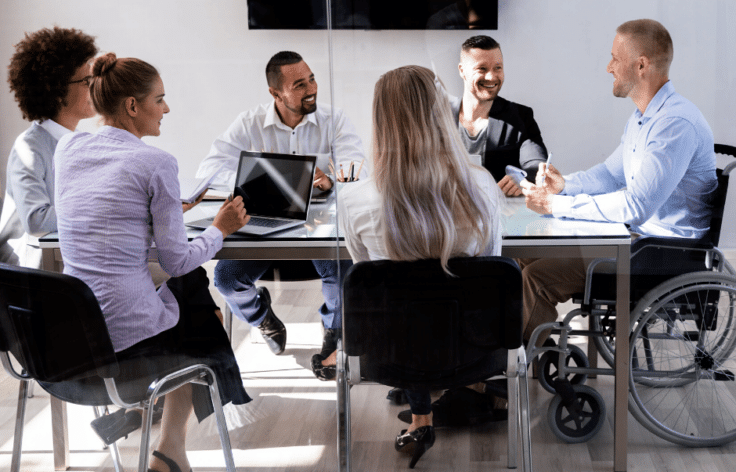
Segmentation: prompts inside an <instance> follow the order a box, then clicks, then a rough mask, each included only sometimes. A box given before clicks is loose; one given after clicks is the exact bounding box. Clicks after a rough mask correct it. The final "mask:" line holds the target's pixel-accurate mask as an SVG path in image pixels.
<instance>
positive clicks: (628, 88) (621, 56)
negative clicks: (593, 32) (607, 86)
mask: <svg viewBox="0 0 736 472" xmlns="http://www.w3.org/2000/svg"><path fill="white" fill-rule="evenodd" d="M635 59H636V58H635V57H634V54H633V52H632V51H631V44H630V41H627V40H626V37H624V36H621V35H620V34H617V35H616V37H615V38H614V39H613V47H612V48H611V61H610V62H609V63H608V67H606V71H608V72H609V73H611V74H613V95H614V96H616V97H621V98H626V97H629V96H630V95H631V93H632V91H633V90H634V89H635V87H636V83H637V75H636V65H637V61H636V60H635Z"/></svg>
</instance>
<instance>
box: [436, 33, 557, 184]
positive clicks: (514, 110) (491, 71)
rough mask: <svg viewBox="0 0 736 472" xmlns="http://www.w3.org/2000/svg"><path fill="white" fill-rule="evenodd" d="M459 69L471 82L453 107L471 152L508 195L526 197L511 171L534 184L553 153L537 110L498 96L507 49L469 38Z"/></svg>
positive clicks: (485, 39) (490, 41)
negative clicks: (518, 170) (544, 138)
mask: <svg viewBox="0 0 736 472" xmlns="http://www.w3.org/2000/svg"><path fill="white" fill-rule="evenodd" d="M458 69H459V71H460V77H462V79H463V82H464V83H465V87H464V91H463V96H462V98H455V99H451V101H450V102H451V105H452V111H453V113H454V115H455V118H456V119H457V120H458V124H459V126H458V127H459V129H460V135H461V137H462V139H463V142H464V143H465V147H466V148H467V149H468V152H469V153H470V154H471V155H473V154H476V155H479V156H480V157H481V163H482V164H483V167H485V168H486V169H488V170H489V171H490V173H491V174H492V175H493V177H494V178H495V179H496V181H497V182H498V185H499V187H501V190H503V192H504V194H506V195H508V196H518V195H521V189H520V188H519V187H518V186H517V185H516V184H515V183H514V182H513V180H511V179H510V178H509V177H508V176H506V172H505V169H506V166H507V165H512V166H516V167H520V168H522V169H524V170H525V171H526V172H527V174H528V177H527V179H528V180H529V181H530V182H534V177H535V176H536V174H537V169H538V167H539V163H540V162H545V161H546V159H547V149H546V148H545V146H544V142H543V141H542V133H541V132H540V131H539V126H537V122H536V121H534V113H533V112H532V109H531V108H529V107H526V106H524V105H520V104H518V103H514V102H510V101H508V100H506V99H504V98H501V97H499V96H498V93H499V91H500V90H501V86H502V85H503V80H504V70H503V54H502V53H501V46H500V45H499V44H498V43H497V42H496V41H495V40H494V39H493V38H490V37H488V36H473V37H472V38H469V39H468V40H467V41H465V42H464V43H463V45H462V49H461V52H460V64H459V65H458Z"/></svg>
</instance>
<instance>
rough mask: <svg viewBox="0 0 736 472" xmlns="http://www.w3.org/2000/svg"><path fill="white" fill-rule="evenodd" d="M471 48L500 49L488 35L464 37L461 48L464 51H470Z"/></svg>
mask: <svg viewBox="0 0 736 472" xmlns="http://www.w3.org/2000/svg"><path fill="white" fill-rule="evenodd" d="M471 49H483V50H485V51H490V50H492V49H501V45H500V44H498V42H496V40H495V39H493V38H491V37H490V36H485V35H478V36H473V37H470V38H468V39H466V40H465V42H464V43H463V47H462V50H463V51H464V52H467V51H470V50H471Z"/></svg>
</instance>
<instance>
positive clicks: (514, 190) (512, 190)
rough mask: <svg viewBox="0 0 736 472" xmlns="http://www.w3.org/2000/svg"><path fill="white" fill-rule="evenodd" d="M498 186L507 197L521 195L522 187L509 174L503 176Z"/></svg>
mask: <svg viewBox="0 0 736 472" xmlns="http://www.w3.org/2000/svg"><path fill="white" fill-rule="evenodd" d="M498 186H499V187H500V188H501V191H502V192H503V194H504V195H506V196H507V197H518V196H520V195H521V187H519V186H518V185H516V182H514V179H512V178H511V177H509V176H508V175H504V176H503V178H502V179H501V180H499V181H498Z"/></svg>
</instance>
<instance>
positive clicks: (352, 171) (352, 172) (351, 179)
mask: <svg viewBox="0 0 736 472" xmlns="http://www.w3.org/2000/svg"><path fill="white" fill-rule="evenodd" d="M354 166H355V164H354V163H353V161H350V182H352V181H353V177H354V176H355V174H354V172H355V167H354Z"/></svg>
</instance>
